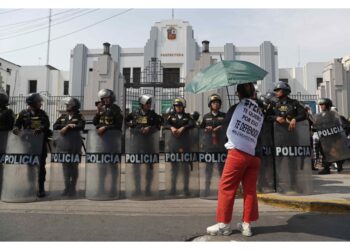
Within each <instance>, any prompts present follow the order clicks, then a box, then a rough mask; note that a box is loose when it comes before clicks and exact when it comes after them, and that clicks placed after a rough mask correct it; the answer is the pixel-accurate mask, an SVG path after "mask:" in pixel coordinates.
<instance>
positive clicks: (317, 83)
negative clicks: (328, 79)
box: [316, 77, 323, 88]
mask: <svg viewBox="0 0 350 250" xmlns="http://www.w3.org/2000/svg"><path fill="white" fill-rule="evenodd" d="M322 82H323V78H322V77H317V78H316V85H317V88H319V87H320V86H321V83H322Z"/></svg>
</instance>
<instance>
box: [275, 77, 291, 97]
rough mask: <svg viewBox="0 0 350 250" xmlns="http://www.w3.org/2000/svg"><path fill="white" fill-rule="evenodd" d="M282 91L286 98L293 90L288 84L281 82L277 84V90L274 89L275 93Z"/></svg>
mask: <svg viewBox="0 0 350 250" xmlns="http://www.w3.org/2000/svg"><path fill="white" fill-rule="evenodd" d="M280 89H282V91H283V94H284V95H286V96H287V95H289V94H290V92H291V88H290V86H289V84H288V83H286V82H282V81H279V82H276V83H275V88H274V89H273V91H278V90H280Z"/></svg>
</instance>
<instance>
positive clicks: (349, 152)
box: [314, 111, 350, 162]
mask: <svg viewBox="0 0 350 250" xmlns="http://www.w3.org/2000/svg"><path fill="white" fill-rule="evenodd" d="M314 119H315V123H314V128H315V129H316V131H317V135H318V137H319V138H320V143H321V147H322V152H323V161H325V162H335V161H340V160H346V159H349V158H350V143H349V140H348V139H347V138H346V135H345V131H344V130H343V128H342V125H341V120H340V117H339V114H338V113H337V112H334V111H325V112H321V113H319V114H316V115H315V116H314Z"/></svg>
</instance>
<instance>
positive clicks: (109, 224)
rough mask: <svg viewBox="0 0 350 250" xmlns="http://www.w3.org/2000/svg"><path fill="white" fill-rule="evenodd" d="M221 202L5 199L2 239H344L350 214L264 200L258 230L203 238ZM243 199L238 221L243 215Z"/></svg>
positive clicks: (1, 211)
mask: <svg viewBox="0 0 350 250" xmlns="http://www.w3.org/2000/svg"><path fill="white" fill-rule="evenodd" d="M215 207H216V201H208V200H201V199H198V198H194V199H179V200H161V201H129V200H119V201H104V202H101V201H99V202H98V201H89V200H85V199H81V200H61V201H43V202H33V203H24V204H16V203H0V240H1V241H185V240H193V239H195V240H198V241H201V240H206V241H231V240H234V241H247V240H249V241H343V240H350V234H349V231H350V216H348V215H346V214H339V215H334V214H320V213H304V212H298V211H295V210H291V209H282V208H276V207H272V206H268V205H263V204H262V203H261V205H260V210H261V218H260V220H259V222H258V223H256V224H255V225H254V232H255V233H256V235H255V236H254V237H251V238H244V237H242V236H241V235H240V234H239V233H238V231H237V230H235V231H234V232H233V234H232V235H231V236H227V237H208V236H206V237H201V236H202V235H204V234H205V228H206V227H207V226H208V225H211V224H213V223H214V222H215V215H214V212H215ZM241 212H242V200H241V199H238V200H237V203H236V210H235V212H234V215H235V216H234V220H233V223H232V225H233V226H234V225H235V223H236V222H237V221H238V220H239V217H240V215H241Z"/></svg>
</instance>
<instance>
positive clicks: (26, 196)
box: [1, 130, 44, 202]
mask: <svg viewBox="0 0 350 250" xmlns="http://www.w3.org/2000/svg"><path fill="white" fill-rule="evenodd" d="M43 143H44V135H43V134H42V133H41V134H39V135H34V134H33V132H32V130H22V131H21V132H20V134H19V135H14V134H13V133H11V132H10V133H9V134H8V140H7V146H6V152H5V156H4V157H3V159H4V164H3V183H2V191H1V200H2V201H5V202H30V201H35V200H36V191H37V182H38V181H37V178H38V169H39V164H40V157H41V153H42V149H43Z"/></svg>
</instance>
